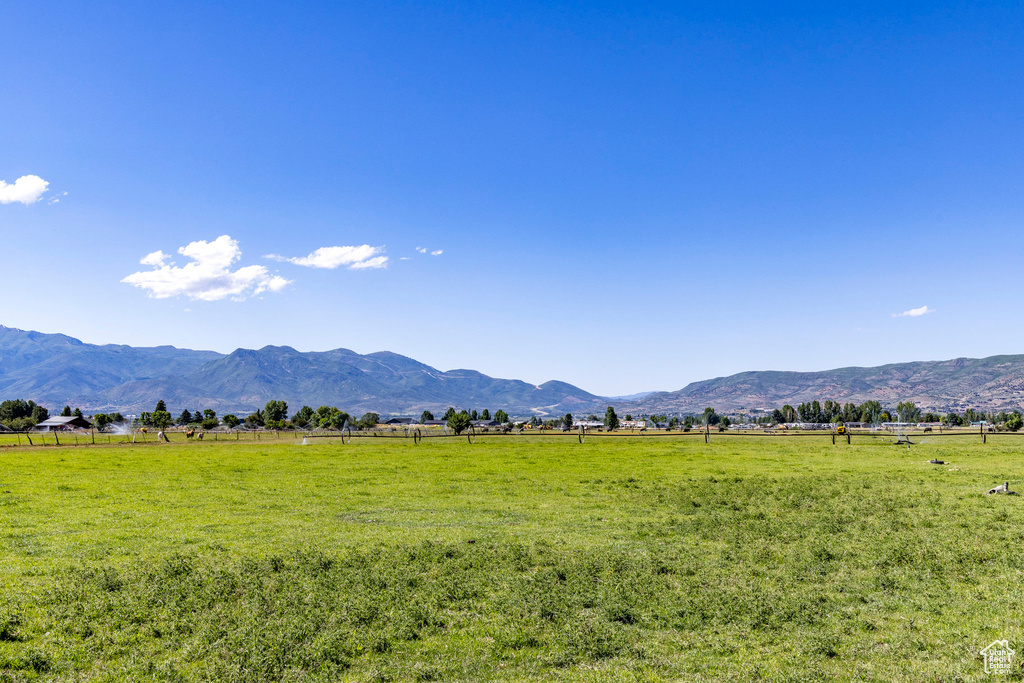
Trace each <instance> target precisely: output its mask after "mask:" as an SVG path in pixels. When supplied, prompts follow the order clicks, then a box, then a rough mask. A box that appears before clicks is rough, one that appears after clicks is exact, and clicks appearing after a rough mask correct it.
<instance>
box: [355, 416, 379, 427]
mask: <svg viewBox="0 0 1024 683" xmlns="http://www.w3.org/2000/svg"><path fill="white" fill-rule="evenodd" d="M379 423H380V415H378V414H377V413H364V414H363V416H362V417H361V418H359V423H358V424H359V428H360V429H370V428H372V427H376V426H377V425H378V424H379Z"/></svg>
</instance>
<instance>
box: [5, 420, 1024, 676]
mask: <svg viewBox="0 0 1024 683" xmlns="http://www.w3.org/2000/svg"><path fill="white" fill-rule="evenodd" d="M1018 444H1020V445H1024V441H1018V440H1017V439H1011V438H1002V439H1001V438H1000V437H989V439H988V443H987V444H985V445H982V444H981V443H979V440H978V439H977V438H976V437H963V438H960V437H955V438H949V439H940V440H936V441H935V442H934V443H929V444H926V445H923V446H915V447H914V448H913V449H912V450H909V451H908V450H907V449H906V448H898V447H894V446H891V445H887V444H884V443H882V442H881V441H878V442H874V443H869V442H867V440H865V443H862V444H858V443H854V445H852V446H847V445H846V444H845V443H842V444H841V445H836V446H833V445H832V444H831V440H830V439H829V438H820V439H818V438H814V439H812V438H785V437H783V438H739V437H729V438H719V439H715V438H712V442H711V443H710V444H704V443H703V440H702V439H695V438H692V437H690V438H674V437H657V438H644V437H636V438H590V439H588V440H587V442H586V443H585V444H579V443H577V442H576V441H575V439H573V438H557V437H555V438H552V437H528V436H522V437H504V438H494V437H492V438H487V437H480V438H478V439H477V442H476V443H475V444H472V445H470V444H468V443H467V442H466V441H465V440H462V439H460V440H454V439H426V440H424V442H423V443H422V444H420V445H418V446H417V445H414V444H413V443H412V442H411V440H407V439H373V438H364V439H358V438H357V439H354V440H353V442H352V443H351V444H348V445H341V444H340V443H337V442H334V443H327V442H316V443H315V444H314V445H309V446H301V445H297V444H295V442H294V439H287V438H283V439H280V440H278V439H274V440H265V441H260V442H230V441H228V442H225V441H217V442H211V441H204V442H202V443H188V444H184V443H172V444H160V445H157V444H147V445H138V446H131V445H114V446H110V447H107V446H90V447H80V448H74V447H70V448H56V447H52V446H50V447H45V448H0V560H2V562H0V680H33V679H39V680H69V681H70V680H125V681H128V680H131V681H136V680H230V681H261V680H289V681H292V680H295V681H297V680H304V681H310V680H314V681H315V680H380V681H384V680H396V681H397V680H509V681H511V680H567V681H584V680H585V681H607V680H624V681H626V680H650V681H655V680H694V681H697V680H709V681H710V680H794V681H800V680H886V681H891V680H896V681H926V680H934V681H949V680H983V679H986V678H988V676H987V675H986V674H985V673H984V671H983V663H982V660H981V658H980V656H979V651H980V650H981V649H982V648H984V647H985V646H986V645H987V644H988V643H990V642H992V641H993V640H996V639H997V638H998V639H1004V638H1005V639H1008V640H1009V641H1010V644H1011V646H1012V647H1014V649H1017V650H1019V649H1020V647H1019V646H1020V645H1024V640H1022V638H1021V634H1022V626H1021V619H1020V616H1019V611H1018V609H1017V607H1018V605H1019V604H1020V602H1021V600H1020V599H1021V594H1022V592H1024V588H1022V585H1024V584H1022V570H1024V550H1022V543H1021V539H1022V538H1024V525H1022V524H1021V522H1022V520H1024V514H1022V509H1024V508H1022V507H1021V506H1022V504H1024V499H1022V498H1021V497H1017V496H988V495H986V494H985V492H986V491H987V490H988V489H989V488H990V487H992V486H994V485H996V484H997V483H1001V482H1002V481H1004V480H1006V479H1009V480H1010V481H1011V482H1013V481H1014V476H1015V474H1016V473H1017V472H1019V471H1020V469H1021V465H1022V462H1024V459H1022V455H1021V452H1020V446H1018ZM932 457H938V458H940V459H943V460H946V461H947V464H946V465H941V466H936V465H930V464H926V462H925V461H926V460H928V459H930V458H932ZM1021 487H1022V489H1024V482H1022V483H1021ZM1021 672H1022V670H1021V669H1020V667H1016V668H1015V671H1014V673H1013V674H1011V676H1010V677H1009V678H1010V679H1011V680H1014V679H1018V680H1019V679H1020V678H1021V677H1022V674H1021ZM1004 678H1005V677H1004Z"/></svg>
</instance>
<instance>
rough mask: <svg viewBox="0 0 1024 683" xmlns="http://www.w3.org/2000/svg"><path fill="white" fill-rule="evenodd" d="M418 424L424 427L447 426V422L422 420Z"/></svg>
mask: <svg viewBox="0 0 1024 683" xmlns="http://www.w3.org/2000/svg"><path fill="white" fill-rule="evenodd" d="M420 424H422V425H423V426H424V427H444V426H445V425H447V424H448V420H424V421H423V422H421V423H420Z"/></svg>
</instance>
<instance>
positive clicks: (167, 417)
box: [149, 410, 174, 429]
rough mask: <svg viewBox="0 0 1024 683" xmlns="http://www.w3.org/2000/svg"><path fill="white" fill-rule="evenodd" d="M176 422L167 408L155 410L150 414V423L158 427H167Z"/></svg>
mask: <svg viewBox="0 0 1024 683" xmlns="http://www.w3.org/2000/svg"><path fill="white" fill-rule="evenodd" d="M173 422H174V418H173V417H171V414H170V413H169V412H167V411H166V410H154V411H153V413H152V414H151V415H150V416H149V423H150V424H151V425H153V426H154V427H156V428H157V429H167V428H168V427H170V426H171V424H172V423H173Z"/></svg>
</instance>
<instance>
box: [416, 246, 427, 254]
mask: <svg viewBox="0 0 1024 683" xmlns="http://www.w3.org/2000/svg"><path fill="white" fill-rule="evenodd" d="M416 251H418V252H420V253H421V254H426V253H427V248H426V247H416Z"/></svg>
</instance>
